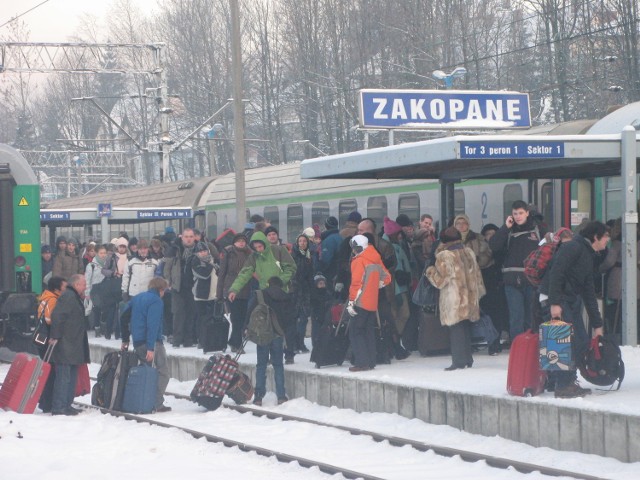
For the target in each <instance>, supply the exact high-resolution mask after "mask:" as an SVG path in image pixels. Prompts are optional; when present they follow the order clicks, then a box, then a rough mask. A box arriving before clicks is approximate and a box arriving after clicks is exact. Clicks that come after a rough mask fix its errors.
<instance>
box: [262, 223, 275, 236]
mask: <svg viewBox="0 0 640 480" xmlns="http://www.w3.org/2000/svg"><path fill="white" fill-rule="evenodd" d="M271 232H276V235H278V229H277V228H276V227H274V226H273V225H269V226H268V227H267V228H265V229H264V234H265V235H269V234H270V233H271Z"/></svg>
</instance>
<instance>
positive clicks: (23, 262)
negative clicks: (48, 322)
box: [0, 144, 42, 340]
mask: <svg viewBox="0 0 640 480" xmlns="http://www.w3.org/2000/svg"><path fill="white" fill-rule="evenodd" d="M41 272H42V261H41V257H40V186H39V184H38V181H37V178H36V175H35V173H34V172H33V170H32V169H31V167H30V166H29V165H28V164H27V161H26V160H25V159H24V157H23V156H22V155H21V154H20V153H19V152H18V151H17V150H15V149H13V148H11V147H9V146H7V145H1V144H0V337H1V339H0V340H5V339H6V338H8V337H9V336H10V335H11V334H12V333H18V334H20V335H23V336H28V335H30V333H31V328H32V327H33V324H34V322H35V307H36V306H37V300H36V299H37V295H38V294H39V293H40V292H41V291H42V274H41Z"/></svg>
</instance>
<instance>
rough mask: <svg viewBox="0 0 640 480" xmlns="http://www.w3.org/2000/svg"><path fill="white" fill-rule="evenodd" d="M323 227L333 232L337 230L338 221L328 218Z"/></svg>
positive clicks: (334, 218)
mask: <svg viewBox="0 0 640 480" xmlns="http://www.w3.org/2000/svg"><path fill="white" fill-rule="evenodd" d="M324 227H325V228H326V229H327V230H335V229H336V228H338V219H337V218H336V217H328V218H327V219H326V220H325V221H324Z"/></svg>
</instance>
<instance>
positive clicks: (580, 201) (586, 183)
mask: <svg viewBox="0 0 640 480" xmlns="http://www.w3.org/2000/svg"><path fill="white" fill-rule="evenodd" d="M592 198H593V185H592V184H591V181H590V180H585V179H579V180H571V227H577V226H578V225H580V224H581V223H582V222H584V221H587V220H590V219H591V218H592V217H591V216H592V213H593V209H592V207H593V202H592Z"/></svg>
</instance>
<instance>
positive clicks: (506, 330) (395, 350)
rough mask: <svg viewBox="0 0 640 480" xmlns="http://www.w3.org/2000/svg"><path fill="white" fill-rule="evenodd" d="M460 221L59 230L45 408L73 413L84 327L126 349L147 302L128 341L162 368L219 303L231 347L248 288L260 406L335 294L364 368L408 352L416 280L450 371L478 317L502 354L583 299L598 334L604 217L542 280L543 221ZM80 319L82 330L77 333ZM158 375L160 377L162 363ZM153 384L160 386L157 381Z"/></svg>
mask: <svg viewBox="0 0 640 480" xmlns="http://www.w3.org/2000/svg"><path fill="white" fill-rule="evenodd" d="M470 224H471V221H470V219H469V218H468V217H467V216H466V215H457V216H456V217H455V218H454V219H453V220H452V221H451V222H450V224H449V225H447V226H446V227H445V228H443V229H442V231H441V232H440V233H439V234H437V232H436V229H435V225H434V221H433V217H432V216H431V215H429V214H423V215H422V216H421V217H420V219H419V222H418V223H417V224H414V223H413V221H412V220H411V219H410V218H409V217H408V216H407V215H404V214H400V215H398V216H397V217H396V219H395V220H392V219H391V218H388V217H385V218H384V222H383V225H377V224H376V222H375V221H374V220H373V219H371V218H362V216H361V215H360V214H359V213H358V212H357V211H354V212H351V213H350V214H349V216H348V218H347V220H346V222H345V224H344V225H342V228H341V229H340V228H339V223H338V220H337V219H336V218H335V217H333V216H330V217H328V218H326V220H325V222H324V229H321V228H320V227H319V226H318V225H313V226H310V227H307V228H305V229H304V230H303V231H302V232H301V233H300V235H298V236H297V238H295V240H294V241H293V242H292V243H291V244H287V243H284V242H282V240H281V239H280V236H279V232H278V230H277V228H275V227H274V226H272V225H270V224H269V222H268V220H266V219H264V218H262V217H260V216H258V215H254V216H253V217H252V218H251V221H250V222H249V223H248V224H247V226H246V228H245V231H243V232H241V233H233V232H232V234H230V235H225V236H224V238H222V237H221V238H220V239H218V241H217V242H216V241H210V239H207V238H206V237H205V236H204V235H203V234H202V232H199V231H198V230H196V229H194V228H185V229H184V230H183V231H182V232H180V234H179V235H177V234H176V232H175V231H174V230H173V228H172V227H167V229H166V231H165V233H164V235H161V236H157V237H154V238H152V239H149V240H148V239H142V238H141V239H137V238H130V237H129V236H128V235H127V233H126V232H121V233H120V234H119V236H118V237H116V238H114V239H113V240H111V242H110V243H109V244H106V245H100V244H96V243H94V242H89V243H86V244H85V245H84V246H83V245H81V244H80V243H79V241H78V240H77V239H73V238H64V237H58V238H57V240H56V244H55V247H54V248H53V249H52V248H51V247H49V246H48V245H44V246H43V247H42V265H43V280H44V281H45V284H47V285H48V287H47V290H46V291H45V293H44V294H43V296H42V299H41V308H44V309H46V310H47V314H46V318H47V322H49V323H50V324H51V338H52V339H53V342H54V343H55V341H58V343H59V344H60V346H58V347H57V348H56V353H55V354H54V356H53V361H54V363H55V364H56V366H57V365H59V367H57V368H56V370H57V371H59V373H58V374H56V376H55V378H56V379H57V380H56V381H55V384H54V386H53V387H52V390H51V393H50V395H49V396H47V395H45V396H43V399H44V402H41V406H42V407H43V409H44V410H45V411H52V412H53V413H63V414H73V413H72V412H73V411H72V407H71V403H70V400H69V392H70V387H69V385H71V384H73V382H74V381H75V375H76V369H75V368H74V366H77V365H78V364H80V363H85V362H88V348H85V346H86V339H87V337H86V330H87V329H94V330H95V335H96V336H104V337H105V338H107V339H110V338H111V337H112V336H114V337H115V338H116V339H117V338H121V337H122V342H123V348H128V342H129V338H128V336H129V335H128V333H129V329H128V328H127V330H126V333H125V332H124V331H123V329H122V328H121V324H120V320H119V319H120V316H121V315H122V313H123V311H124V310H125V309H126V308H133V309H134V312H136V313H135V314H134V315H133V317H141V316H145V317H146V316H147V314H148V313H149V312H147V310H149V308H151V312H152V313H150V314H152V315H154V316H155V319H154V320H153V322H152V323H153V333H152V334H148V335H146V336H144V335H143V336H142V337H141V336H140V334H139V333H138V334H136V333H135V332H136V331H142V330H140V328H139V327H136V326H134V325H133V323H135V322H134V321H133V320H132V325H131V332H132V333H133V334H134V335H133V337H134V338H133V342H134V349H135V350H136V352H138V353H139V356H140V357H141V359H143V360H146V361H149V358H151V359H153V358H154V352H155V360H156V364H157V365H159V366H163V365H164V367H163V368H164V369H165V370H166V353H165V350H164V346H163V342H164V341H165V339H166V340H167V341H168V342H170V343H171V344H172V345H173V347H174V348H179V347H191V346H194V345H198V346H199V344H201V343H204V335H206V334H207V333H206V332H207V329H206V328H205V326H206V324H207V322H209V321H210V320H211V318H212V317H213V315H214V305H215V302H224V303H225V308H226V309H227V310H228V312H229V313H230V320H231V334H230V336H229V339H228V345H229V346H230V348H231V350H232V351H233V352H236V353H237V352H241V351H242V348H243V339H244V333H245V329H246V327H247V324H248V321H249V318H250V315H251V312H252V310H253V309H254V308H255V307H256V304H257V302H258V300H257V298H256V295H255V292H256V291H258V290H261V291H262V292H263V293H262V295H261V298H264V301H265V302H266V303H267V304H268V305H269V306H270V307H271V308H272V309H273V311H274V312H276V313H277V315H276V316H277V319H278V322H279V325H280V327H281V329H282V331H283V332H284V334H283V336H282V337H280V338H279V339H277V340H274V342H272V343H271V344H270V345H267V346H266V347H264V346H263V347H260V348H258V355H257V363H258V369H257V371H258V378H257V384H256V394H255V402H256V403H257V404H260V403H261V401H262V397H263V396H264V395H265V394H266V392H265V381H264V376H265V375H266V366H267V363H269V362H270V363H271V364H272V365H273V367H274V369H275V370H276V390H277V396H278V401H279V402H284V401H286V400H287V397H286V392H285V390H284V374H283V364H292V363H294V358H295V355H296V354H298V353H301V352H307V351H308V348H309V346H310V347H311V348H313V346H314V345H315V344H316V342H317V339H318V335H319V332H320V330H321V327H322V325H323V324H324V323H325V322H327V321H328V319H329V317H330V312H331V307H332V306H333V305H335V304H345V311H346V313H348V315H349V317H350V318H351V320H350V327H349V337H350V344H351V353H352V356H351V360H352V367H351V368H350V370H351V371H356V372H357V371H366V370H369V369H372V368H375V366H376V364H377V363H380V362H388V361H390V359H391V358H395V359H398V360H402V359H404V358H406V357H407V356H408V355H410V353H411V352H412V351H416V350H418V337H419V334H418V333H419V332H418V328H419V319H420V316H421V314H422V313H423V312H422V307H421V306H420V305H417V304H416V303H414V302H412V295H413V292H414V290H415V288H416V286H417V285H418V284H419V280H420V279H421V277H423V276H426V278H427V279H428V280H429V282H430V283H431V284H432V285H433V286H434V287H436V288H437V289H439V291H440V295H439V300H438V303H439V316H440V322H441V324H442V325H445V326H447V327H448V328H449V330H450V340H451V352H452V364H451V366H450V367H448V368H447V370H456V369H461V368H470V367H471V366H472V365H473V351H474V348H473V346H472V341H471V324H472V322H475V321H477V320H478V319H479V318H480V316H481V315H487V316H488V317H490V319H491V322H492V323H493V325H494V327H495V329H496V330H497V331H498V332H499V333H500V334H501V335H500V337H501V338H500V337H499V338H497V339H496V340H495V341H492V342H491V344H489V345H488V353H489V354H490V355H497V354H499V353H500V352H501V349H502V348H503V345H504V344H505V343H506V344H507V345H508V340H509V339H510V338H511V339H512V338H514V337H515V336H517V335H518V334H520V333H522V332H524V331H525V330H527V329H529V328H532V327H533V328H535V327H536V325H537V324H538V323H540V322H541V321H542V320H543V319H544V318H549V317H556V316H562V318H564V319H565V321H569V322H572V323H574V325H579V324H582V322H580V321H578V317H579V315H581V313H580V312H581V310H582V305H583V304H584V305H585V306H586V308H587V312H588V314H589V317H590V321H591V327H593V328H594V329H595V330H594V332H595V333H599V332H601V330H602V325H603V320H602V318H601V316H600V312H599V311H598V309H597V305H596V303H595V298H596V296H595V295H596V282H595V281H594V278H595V277H594V276H595V273H596V271H597V270H598V269H600V270H601V271H608V272H609V288H610V290H611V291H610V292H609V296H610V298H612V299H614V300H615V299H616V298H619V288H618V293H617V295H618V297H616V291H615V285H616V283H615V275H616V270H618V271H619V270H620V266H619V261H620V260H619V256H620V252H619V250H620V248H619V246H618V248H617V250H616V244H615V242H616V241H618V243H619V239H618V238H616V237H614V244H613V247H612V248H611V249H609V251H608V252H607V251H606V245H607V242H608V239H609V228H608V227H607V226H605V225H603V224H601V223H600V222H591V223H589V224H587V225H586V226H585V227H584V228H583V229H582V232H581V234H580V235H578V234H576V235H573V234H572V235H570V236H569V238H567V239H566V240H567V242H566V243H564V242H563V243H562V248H559V249H558V253H557V254H556V256H557V257H558V260H557V261H554V262H553V264H552V267H551V268H550V270H549V273H548V275H546V278H545V280H546V281H545V282H543V284H542V285H541V286H539V287H534V286H533V285H532V284H531V283H530V282H529V281H528V280H527V278H526V277H525V275H524V268H523V262H524V260H525V258H526V257H527V256H528V255H529V254H530V253H531V252H532V251H533V250H535V249H536V248H538V244H539V243H540V242H541V240H542V239H543V238H545V234H547V228H546V226H545V224H544V221H543V219H542V218H540V216H539V215H537V214H536V213H535V211H534V210H532V209H531V208H530V207H529V205H527V204H526V203H525V202H523V201H516V202H514V204H513V206H512V212H511V215H509V216H508V217H507V219H506V220H505V223H504V225H502V226H501V227H498V226H497V225H493V224H487V225H484V227H483V228H482V230H481V231H480V233H477V232H474V231H472V230H471V229H470ZM565 230H566V229H565ZM570 233H571V232H570ZM552 235H553V234H552ZM224 239H228V241H226V242H225V241H224ZM565 245H566V246H565ZM601 252H603V253H601ZM616 252H617V253H616ZM554 259H555V257H554ZM602 259H606V260H605V261H601V260H602ZM618 276H619V275H618ZM158 280H162V282H160V281H158ZM618 285H619V283H618ZM69 287H70V288H69ZM639 288H640V287H639ZM149 291H151V294H149V293H148V292H149ZM52 300H55V301H57V305H55V301H53V305H52ZM54 306H55V308H54ZM132 306H133V307H132ZM151 306H152V307H151ZM141 309H145V310H144V312H145V313H144V315H143V314H141V313H140V311H141ZM609 310H610V309H609ZM614 310H616V309H614ZM609 313H611V312H609ZM617 314H618V312H615V313H614V316H615V315H617ZM63 317H64V318H63ZM80 317H82V323H81V325H82V326H83V327H86V328H82V329H79V327H78V326H79V325H80V323H79V322H80ZM56 318H58V319H59V320H58V321H56ZM70 318H71V319H73V321H71V320H69V319H70ZM580 318H581V317H580ZM614 322H615V321H614ZM136 328H137V329H138V330H136ZM81 330H82V332H84V333H83V334H81ZM576 332H577V333H576V338H577V339H578V343H580V344H581V345H582V343H585V348H586V339H587V337H588V335H587V332H586V331H585V330H584V329H582V330H580V328H578V327H576ZM309 333H310V337H311V344H310V345H307V344H306V343H305V338H306V337H307V336H308V335H309ZM124 335H126V338H125V336H124ZM136 335H138V337H136ZM379 338H385V339H386V342H380V341H379ZM501 339H502V340H501ZM65 345H66V346H65ZM579 348H581V347H579ZM67 366H69V368H67ZM161 374H164V375H166V376H167V379H168V373H167V372H166V371H163V372H161ZM554 381H555V384H554V385H553V386H551V387H550V388H555V391H556V396H559V397H567V396H581V395H585V394H587V393H588V391H587V389H582V388H580V387H579V386H578V385H577V384H576V383H575V374H574V375H573V376H571V375H564V376H559V378H557V379H556V380H554ZM161 383H162V384H163V385H164V386H163V388H166V382H164V380H163V381H162V382H161ZM163 392H164V390H162V392H160V393H159V396H158V402H157V406H156V408H157V410H158V411H165V410H166V409H168V407H164V405H163V403H162V393H163ZM71 398H72V397H71ZM70 412H71V413H70Z"/></svg>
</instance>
